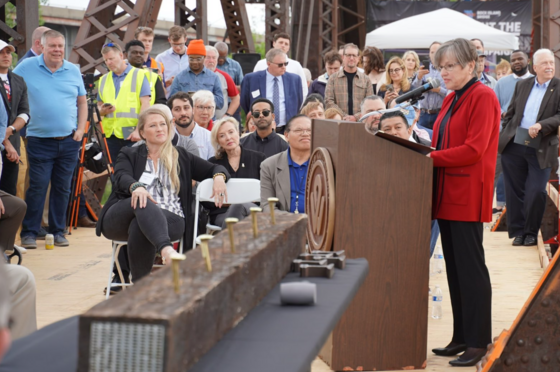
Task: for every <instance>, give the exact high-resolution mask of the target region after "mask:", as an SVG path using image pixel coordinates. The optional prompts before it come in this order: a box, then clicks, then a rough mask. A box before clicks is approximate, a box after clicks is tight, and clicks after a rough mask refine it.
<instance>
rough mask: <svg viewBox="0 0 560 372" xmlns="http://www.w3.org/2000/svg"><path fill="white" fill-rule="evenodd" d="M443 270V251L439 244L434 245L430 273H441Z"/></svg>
mask: <svg viewBox="0 0 560 372" xmlns="http://www.w3.org/2000/svg"><path fill="white" fill-rule="evenodd" d="M442 271H443V251H442V250H441V245H438V246H436V249H435V251H434V261H433V263H432V274H441V272H442Z"/></svg>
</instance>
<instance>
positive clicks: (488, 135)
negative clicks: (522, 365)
mask: <svg viewBox="0 0 560 372" xmlns="http://www.w3.org/2000/svg"><path fill="white" fill-rule="evenodd" d="M153 40H154V33H153V30H152V29H150V28H147V27H140V28H138V29H137V31H136V33H135V39H134V40H131V41H129V42H128V43H127V44H126V45H125V47H124V48H121V46H120V45H119V44H117V43H114V42H108V43H106V44H105V45H103V48H102V49H101V55H102V57H103V60H104V62H105V66H106V67H107V69H108V70H109V72H108V73H106V74H104V75H103V76H101V77H100V78H99V81H98V84H97V105H98V109H99V115H100V116H101V117H100V118H99V119H100V120H101V123H102V124H101V125H102V128H103V131H104V133H105V136H106V138H107V145H108V155H109V157H110V160H111V161H112V162H113V164H114V180H113V183H112V189H111V195H110V197H109V199H108V201H107V202H106V203H105V205H104V206H103V209H102V211H101V213H100V215H99V216H98V221H97V223H95V222H93V221H92V220H91V219H90V218H89V216H88V215H87V210H85V208H83V207H82V208H80V213H79V217H80V218H79V225H80V226H84V227H96V232H97V234H98V235H103V236H104V237H106V238H108V239H112V240H125V241H128V245H127V246H126V247H125V248H124V249H122V250H121V253H120V255H119V257H118V260H119V262H120V266H121V268H122V270H123V274H124V277H125V280H126V281H129V280H130V279H131V280H132V281H136V280H139V279H140V278H142V277H144V276H146V275H148V274H149V273H150V271H151V269H152V266H153V264H154V262H155V260H156V258H158V257H161V260H162V261H163V262H164V263H166V262H168V261H169V258H170V256H171V255H172V254H173V253H174V252H175V250H174V248H173V242H174V241H177V240H179V239H183V242H184V243H183V244H185V247H186V249H189V248H191V247H190V244H189V243H190V242H192V241H193V235H196V234H197V231H196V229H195V228H193V226H194V223H193V222H194V221H193V216H194V210H193V205H194V203H193V198H194V196H193V195H194V194H193V193H194V189H195V188H196V185H197V182H199V181H203V180H205V179H208V178H212V179H213V180H214V181H213V197H214V200H215V202H214V203H213V204H208V203H206V204H205V205H204V211H205V213H201V215H202V216H206V217H207V219H208V220H209V222H210V223H211V224H213V225H218V226H223V225H224V221H225V219H226V218H228V217H236V218H239V219H242V218H244V217H246V216H247V215H248V214H249V209H250V208H251V207H252V206H254V204H252V203H247V204H242V205H229V204H228V198H227V181H228V180H229V179H231V178H252V179H258V180H260V184H261V203H260V205H261V206H262V207H263V209H266V208H268V207H269V205H268V202H267V200H268V198H270V197H276V198H278V199H279V202H278V203H277V205H276V208H278V209H279V210H281V211H285V212H287V213H305V210H306V209H305V189H306V188H305V185H306V181H307V170H308V167H309V159H310V156H311V133H312V119H331V120H344V121H352V122H359V121H363V122H364V123H365V127H366V129H367V130H368V131H369V132H371V133H376V132H377V131H379V130H381V131H383V132H385V133H388V134H391V135H395V136H398V137H401V138H403V139H406V140H410V141H412V142H417V143H420V144H422V145H425V146H431V147H433V148H434V149H435V150H434V151H433V152H432V153H430V154H429V156H430V157H431V158H432V159H433V163H434V167H435V168H434V189H435V191H434V203H433V206H434V207H433V209H434V211H433V221H432V229H431V233H432V234H431V241H430V255H431V252H433V250H434V247H435V244H436V241H437V239H438V236H439V234H440V229H441V239H442V245H443V251H444V256H445V260H446V264H447V272H448V282H449V287H450V291H451V300H452V306H453V315H454V333H453V338H452V341H451V343H450V344H449V345H448V346H447V347H445V348H440V349H434V353H436V354H437V355H448V356H450V355H456V354H458V353H460V352H463V351H465V353H464V354H463V355H461V356H460V357H459V358H457V359H456V360H454V361H452V364H453V365H458V366H460V365H473V362H474V361H475V360H476V361H478V359H479V356H480V354H481V353H482V351H481V350H482V349H483V348H485V347H486V344H488V343H489V342H490V341H491V340H490V329H491V328H490V302H491V301H490V298H491V287H490V279H489V276H488V270H487V268H486V265H485V263H484V250H483V246H482V227H481V226H482V223H483V222H488V221H490V220H491V217H492V212H495V213H498V212H500V211H501V210H502V209H503V208H504V207H505V206H506V205H507V215H508V231H509V235H510V237H511V238H513V245H525V246H531V245H535V244H536V237H537V233H538V229H539V227H540V223H541V220H542V218H543V214H544V206H545V201H546V191H545V186H546V182H547V181H548V178H549V175H550V170H551V169H552V168H553V167H555V166H556V165H557V164H556V163H557V157H558V136H557V134H556V133H557V129H558V126H559V124H560V114H558V112H560V111H559V110H560V108H559V104H560V93H559V91H560V89H557V88H556V85H557V84H558V79H556V78H554V73H555V70H554V58H553V54H552V52H551V51H550V50H547V49H542V50H539V51H537V52H535V53H534V55H533V71H534V73H535V75H533V74H532V73H531V72H530V69H529V58H528V56H527V54H526V53H525V52H523V51H521V50H516V51H514V52H513V53H512V54H511V62H507V61H505V60H503V61H501V62H500V63H499V64H498V65H497V66H496V78H494V77H493V76H492V75H491V74H489V73H488V71H487V69H486V52H485V48H484V42H483V41H482V40H479V39H472V40H465V39H456V40H452V41H448V42H446V43H441V42H439V41H434V42H433V43H432V44H431V45H427V46H426V48H427V49H428V51H429V53H428V59H426V60H425V61H421V60H420V58H419V56H418V54H417V53H416V52H415V51H407V52H405V53H404V54H403V55H402V56H392V57H391V58H389V59H388V61H385V59H384V56H383V53H382V51H381V50H379V49H378V48H375V47H366V48H365V49H364V50H360V48H359V47H358V46H357V45H354V44H346V45H343V46H341V48H340V49H339V50H338V51H330V52H328V53H326V54H325V55H324V65H325V72H323V73H321V75H319V76H318V77H317V78H316V79H312V77H311V74H310V73H309V70H307V69H304V68H302V66H301V64H300V63H299V62H298V61H295V60H293V59H290V58H289V51H290V46H291V45H290V43H291V38H290V36H289V35H288V34H285V33H278V34H276V35H275V36H274V42H273V48H271V49H270V50H269V51H268V52H267V53H266V56H265V58H264V59H263V60H261V61H259V62H258V63H257V64H256V66H255V68H254V71H253V72H251V73H248V74H246V75H245V76H244V74H243V71H242V69H241V66H240V64H239V63H238V62H237V61H235V60H234V59H231V58H230V57H229V56H228V55H229V49H228V45H227V44H225V43H223V42H218V43H216V44H215V45H214V46H211V45H204V43H203V41H202V40H191V41H190V42H188V43H187V33H186V30H185V29H184V28H183V27H180V26H174V27H172V28H171V29H170V30H169V38H168V41H169V44H170V48H169V49H168V50H166V51H164V52H163V53H160V54H159V55H157V57H155V58H152V56H151V50H152V44H153ZM65 44H66V42H65V38H64V35H62V34H61V33H59V32H57V31H54V30H49V29H47V28H45V27H39V28H38V29H36V30H35V32H34V33H33V47H32V48H31V49H30V51H29V52H28V53H27V54H26V55H25V56H24V57H23V58H21V59H20V60H19V61H18V64H17V67H16V68H15V69H14V70H13V71H12V70H11V69H10V67H11V65H12V53H13V52H14V51H15V50H14V48H13V47H12V46H11V45H9V44H7V43H5V42H4V41H0V78H1V79H2V81H3V84H1V85H0V98H1V99H2V101H3V105H0V143H1V144H2V145H1V146H0V148H1V149H2V150H3V151H2V164H3V166H2V172H1V177H0V250H2V251H3V252H6V251H10V250H13V249H14V242H15V238H16V233H17V230H18V229H19V228H20V226H21V232H20V238H21V246H22V247H24V248H26V249H34V248H37V240H38V239H44V238H45V235H46V234H47V233H48V234H52V235H53V237H54V245H57V246H68V245H69V241H68V240H67V239H66V237H65V229H66V220H67V215H66V214H67V209H68V207H67V206H68V203H69V197H70V190H71V182H72V174H73V172H74V169H75V168H76V165H77V162H78V155H79V152H80V146H81V143H82V138H83V136H84V134H85V130H86V120H87V114H88V104H87V100H86V98H87V96H86V90H85V87H84V83H83V81H82V76H81V74H80V71H79V69H78V68H77V67H76V66H75V65H73V64H71V63H69V62H68V61H67V60H66V59H65V56H64V51H65ZM435 80H437V82H438V84H437V87H436V88H433V89H431V90H429V91H427V92H425V93H424V98H423V99H421V100H419V101H418V102H414V103H413V104H412V105H409V104H406V103H405V104H396V99H397V98H398V97H399V96H402V95H403V94H405V93H408V92H410V91H411V90H414V89H416V88H418V87H420V86H423V85H425V84H427V83H431V82H433V81H435ZM45 87H48V89H45ZM396 107H398V109H395V108H396ZM241 110H242V111H243V112H244V116H245V122H244V123H243V121H242V120H241V118H242V115H241ZM243 124H244V125H243ZM316 128H317V127H315V130H317V129H316ZM519 128H522V129H523V128H524V129H525V130H526V131H527V133H528V136H529V137H530V138H537V137H540V142H539V144H538V145H536V146H535V147H530V146H525V145H523V144H519V142H518V141H517V136H520V134H519ZM22 139H23V142H24V144H25V151H26V154H27V163H28V164H26V166H27V177H26V180H25V181H24V180H20V182H23V183H25V184H26V186H25V189H26V191H25V201H23V200H22V199H20V198H17V197H16V193H17V185H18V172H19V165H20V163H21V161H20V155H21V151H22V150H21V148H20V147H21V140H22ZM498 144H499V146H498ZM444 181H445V182H444ZM49 190H50V191H49ZM494 190H496V199H497V203H496V208H495V209H494V210H493V211H492V200H493V196H494ZM47 192H48V193H49V197H48V198H47ZM82 199H83V198H82ZM44 210H48V219H47V221H46V222H47V223H46V224H45V223H44V222H45V221H44V218H43V213H44ZM199 224H200V225H201V227H202V228H204V226H205V224H206V220H205V219H204V218H201V220H200V221H199ZM45 225H46V226H45ZM16 272H17V273H16ZM9 275H10V276H12V277H14V278H15V277H18V278H19V279H13V280H14V281H15V282H18V280H19V282H25V283H27V288H26V286H24V285H19V286H18V288H19V289H18V290H19V292H20V293H25V296H27V297H29V293H31V292H33V290H34V289H33V290H31V289H29V286H31V287H34V284H33V279H32V274H31V273H30V272H29V271H28V270H27V269H25V268H23V267H22V268H21V269H15V270H10V271H9ZM22 278H23V279H22ZM114 282H115V283H120V278H119V276H118V275H115V278H114ZM22 288H26V289H25V291H22ZM106 290H109V291H118V287H115V288H106ZM16 292H17V291H16ZM26 306H27V307H34V304H27V305H26ZM19 314H20V316H26V317H28V318H33V317H34V313H33V314H29V312H25V311H20V312H19ZM23 314H25V315H23ZM23 321H24V320H21V318H19V319H16V322H23ZM25 324H27V325H29V324H31V327H27V328H24V329H22V330H21V331H18V332H14V333H15V335H16V336H17V337H21V336H24V335H25V334H28V333H29V332H30V331H32V329H33V324H34V323H32V322H31V323H29V322H26V323H25Z"/></svg>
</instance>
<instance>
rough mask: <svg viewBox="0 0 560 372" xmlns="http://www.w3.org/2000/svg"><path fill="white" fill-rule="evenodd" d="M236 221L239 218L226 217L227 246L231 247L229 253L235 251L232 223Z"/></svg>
mask: <svg viewBox="0 0 560 372" xmlns="http://www.w3.org/2000/svg"><path fill="white" fill-rule="evenodd" d="M238 222H239V219H237V218H234V217H230V218H226V225H227V229H228V235H229V246H230V248H231V253H235V243H234V241H233V240H234V236H233V225H235V224H236V223H238Z"/></svg>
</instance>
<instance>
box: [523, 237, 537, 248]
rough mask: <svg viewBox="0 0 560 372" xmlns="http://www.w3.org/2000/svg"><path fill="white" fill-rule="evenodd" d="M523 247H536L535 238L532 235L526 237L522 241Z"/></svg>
mask: <svg viewBox="0 0 560 372" xmlns="http://www.w3.org/2000/svg"><path fill="white" fill-rule="evenodd" d="M523 245H524V246H526V247H530V246H533V245H537V238H536V237H535V236H533V235H527V236H526V237H525V240H524V241H523Z"/></svg>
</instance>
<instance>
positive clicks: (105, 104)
mask: <svg viewBox="0 0 560 372" xmlns="http://www.w3.org/2000/svg"><path fill="white" fill-rule="evenodd" d="M103 107H105V108H109V107H113V104H112V103H104V104H103Z"/></svg>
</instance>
